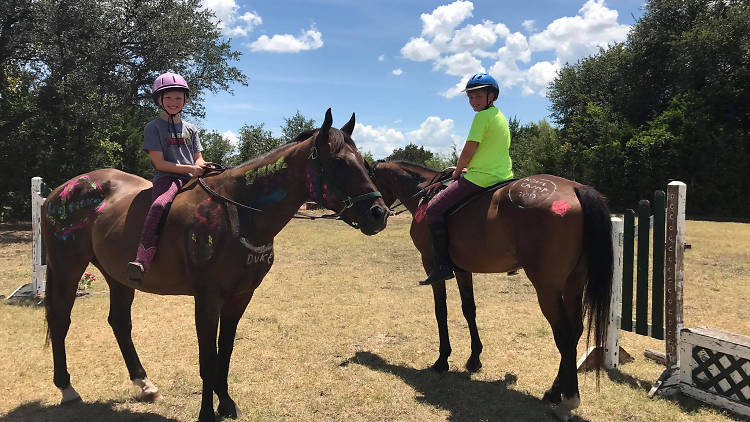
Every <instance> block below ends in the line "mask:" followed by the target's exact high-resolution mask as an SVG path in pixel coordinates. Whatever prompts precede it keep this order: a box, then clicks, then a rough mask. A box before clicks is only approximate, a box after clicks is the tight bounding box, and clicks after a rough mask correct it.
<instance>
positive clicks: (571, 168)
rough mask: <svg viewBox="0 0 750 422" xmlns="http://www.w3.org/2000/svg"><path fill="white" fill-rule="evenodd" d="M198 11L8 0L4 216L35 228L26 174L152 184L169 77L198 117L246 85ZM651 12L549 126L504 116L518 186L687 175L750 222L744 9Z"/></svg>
mask: <svg viewBox="0 0 750 422" xmlns="http://www.w3.org/2000/svg"><path fill="white" fill-rule="evenodd" d="M198 6H199V0H184V1H183V0H123V1H121V2H117V3H111V2H110V3H106V4H105V3H101V2H96V1H94V0H76V1H75V2H68V1H62V0H8V1H4V2H0V158H2V163H3V165H4V169H3V173H2V174H3V177H2V178H0V221H4V220H8V219H28V215H30V214H29V180H30V178H31V177H32V176H42V177H43V178H45V180H47V181H49V182H50V184H55V185H56V184H59V183H62V182H63V181H65V180H67V179H68V178H70V177H72V176H74V175H76V174H79V173H81V172H83V171H86V170H89V169H94V168H100V167H115V168H119V169H122V170H124V171H127V172H131V173H136V174H139V175H142V176H144V177H150V172H151V166H150V164H149V161H148V158H147V156H146V154H143V153H142V151H141V145H142V136H143V132H142V131H143V126H144V124H145V123H146V122H148V121H149V120H151V119H152V118H153V116H155V115H156V114H157V110H156V108H155V106H154V105H153V103H152V102H151V99H150V97H149V92H150V84H151V82H152V80H153V78H154V77H155V76H156V75H158V74H159V73H161V72H163V71H165V70H172V71H176V72H178V73H181V74H183V75H184V76H185V77H186V79H187V80H188V83H189V84H190V85H191V88H192V90H193V95H192V102H191V105H190V106H189V107H188V108H187V110H186V113H187V115H188V119H192V118H197V119H200V118H201V117H203V115H204V109H203V105H202V104H203V95H204V94H205V93H206V92H208V91H211V92H216V91H219V90H229V88H230V86H231V84H233V83H242V84H245V83H246V76H245V75H244V74H242V72H240V71H239V70H238V69H237V68H236V67H234V66H233V65H232V62H233V61H236V60H237V59H238V58H239V55H240V53H239V52H236V51H233V50H232V49H231V46H230V43H229V41H228V40H226V39H224V38H222V36H221V33H220V31H219V29H218V28H217V26H216V23H215V20H214V19H213V16H212V14H211V13H210V12H208V11H205V10H201V9H199V8H198ZM644 7H645V12H644V15H643V16H642V17H641V18H640V19H639V20H638V22H637V23H636V24H635V25H634V26H633V28H632V29H631V31H630V33H629V34H628V37H627V39H626V40H625V41H624V42H622V43H618V44H614V45H611V46H609V47H608V48H605V49H600V51H599V52H598V53H596V54H593V55H591V56H589V57H586V58H584V59H581V60H579V61H578V62H577V63H572V64H566V65H565V66H563V68H562V69H561V70H560V72H559V73H558V75H557V77H556V79H555V80H554V81H553V82H552V83H551V84H550V86H549V87H548V94H547V96H548V98H549V100H550V104H551V106H550V121H551V122H550V121H547V120H542V121H539V122H529V123H525V124H522V123H521V122H519V121H518V119H516V118H511V119H509V125H510V130H511V138H512V142H511V157H512V159H513V164H514V171H515V173H516V176H517V177H523V176H527V175H531V174H537V173H552V174H556V175H560V176H563V177H567V178H571V179H574V180H578V181H580V182H583V183H587V184H590V185H592V186H594V187H596V188H597V189H599V190H600V191H602V192H603V193H604V194H605V195H606V196H607V197H608V198H609V200H610V204H611V206H612V208H613V210H615V211H619V210H622V209H624V208H626V207H633V206H635V205H636V203H637V201H638V200H639V199H641V198H648V197H650V196H651V194H652V192H653V190H655V189H663V188H664V187H665V185H666V184H667V183H668V182H669V181H670V180H682V181H684V182H686V183H687V185H688V192H689V200H688V204H687V211H688V213H689V214H690V215H692V216H703V217H715V218H733V219H737V218H747V216H748V215H750V214H749V213H748V211H747V210H748V209H750V199H748V195H746V192H748V191H749V190H750V178H748V177H747V176H748V175H750V172H748V171H747V169H748V168H750V89H749V87H750V3H748V2H747V1H744V0H724V1H713V0H650V1H648V2H647V3H646V5H645V6H644ZM174 40H180V42H179V43H176V42H174ZM504 111H505V112H508V113H509V114H510V115H512V110H504ZM314 127H315V122H314V121H313V120H311V119H307V118H305V117H304V116H302V115H301V114H300V113H299V111H297V113H296V114H294V115H292V116H290V117H288V118H286V119H285V124H284V125H283V126H282V127H281V136H279V137H274V136H273V135H272V132H271V131H270V130H269V129H267V128H266V127H265V125H264V124H263V123H257V124H245V125H244V126H242V128H241V129H240V130H239V134H238V138H239V144H238V145H236V146H235V145H232V144H231V143H230V142H229V141H228V140H227V139H225V138H223V137H222V136H221V135H220V134H219V133H217V132H215V131H211V130H209V129H201V132H200V136H201V139H202V141H203V144H204V147H205V149H206V150H205V151H204V155H205V156H206V158H207V159H208V160H211V161H215V162H219V163H222V164H224V165H235V164H239V163H240V162H242V161H245V160H247V159H249V158H252V157H254V156H257V155H259V154H262V153H264V152H266V151H268V150H270V149H273V148H275V147H276V146H278V145H280V144H281V143H284V142H286V141H288V140H290V139H293V138H294V137H295V136H296V135H297V134H298V133H299V132H301V131H303V130H306V129H311V128H314ZM459 152H460V151H459V150H458V146H456V145H453V148H452V150H451V152H449V153H448V154H440V153H435V152H432V151H429V150H427V149H425V148H424V147H423V146H420V145H416V144H414V143H410V144H409V145H406V146H404V147H402V148H398V149H396V150H394V151H393V152H392V154H391V155H390V156H389V157H387V159H406V160H410V161H414V162H418V163H421V164H425V165H428V166H430V167H433V168H437V169H440V168H445V167H448V166H450V165H453V164H455V161H456V159H457V156H458V153H459ZM363 155H364V156H365V158H366V159H368V160H370V161H372V159H373V157H372V154H371V153H369V152H368V151H364V152H363Z"/></svg>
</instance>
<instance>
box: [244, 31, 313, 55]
mask: <svg viewBox="0 0 750 422" xmlns="http://www.w3.org/2000/svg"><path fill="white" fill-rule="evenodd" d="M322 46H323V35H322V34H321V33H320V32H319V31H317V30H316V29H315V28H314V27H312V28H310V29H308V30H307V31H305V32H303V33H302V34H301V35H300V36H299V37H295V36H294V35H291V34H281V35H280V34H276V35H274V36H273V37H270V38H269V37H268V36H267V35H261V36H260V37H259V38H258V39H257V40H255V41H254V42H253V43H252V44H250V50H252V51H268V52H272V53H299V52H300V51H303V50H316V49H318V48H320V47H322Z"/></svg>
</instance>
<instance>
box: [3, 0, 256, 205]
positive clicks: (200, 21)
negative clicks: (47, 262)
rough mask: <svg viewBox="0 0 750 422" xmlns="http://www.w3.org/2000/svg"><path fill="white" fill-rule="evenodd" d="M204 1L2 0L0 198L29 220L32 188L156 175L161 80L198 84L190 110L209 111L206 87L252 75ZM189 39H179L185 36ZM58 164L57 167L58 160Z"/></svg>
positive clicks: (198, 113) (223, 86)
mask: <svg viewBox="0 0 750 422" xmlns="http://www.w3.org/2000/svg"><path fill="white" fill-rule="evenodd" d="M199 6H200V1H199V0H146V1H142V0H122V1H120V2H116V3H112V2H97V1H94V0H77V1H74V2H69V1H62V0H39V1H33V0H10V1H5V2H0V28H2V29H1V30H0V31H1V32H0V151H1V152H0V159H1V160H2V161H3V163H4V166H5V172H4V173H5V174H7V175H8V177H4V179H5V180H4V181H3V184H4V185H3V186H2V187H1V188H0V203H4V204H10V205H11V208H12V210H13V212H14V215H13V217H14V218H28V215H29V208H28V207H29V199H28V185H29V179H30V177H32V176H41V177H43V178H44V179H45V181H46V182H47V183H48V184H50V185H52V186H54V185H57V184H59V183H61V182H63V181H65V180H67V179H68V178H70V177H72V176H74V175H76V174H80V173H83V172H85V171H89V170H92V169H94V168H97V167H101V166H118V167H119V168H121V169H123V170H125V171H129V172H133V173H138V174H141V175H143V176H145V177H150V172H151V169H150V165H149V161H148V157H147V156H146V154H144V153H143V152H142V149H141V146H142V143H143V126H144V125H145V123H146V122H148V121H149V120H150V119H153V118H154V117H155V116H156V115H157V109H156V107H155V106H154V105H153V103H152V102H151V99H150V97H149V91H150V85H151V82H152V81H153V78H154V77H155V76H156V75H158V74H159V73H162V72H164V71H167V70H172V71H176V72H178V73H181V74H182V75H183V76H185V78H186V79H187V80H188V82H189V84H190V86H191V92H192V94H193V95H192V102H191V105H190V106H189V107H188V108H187V109H186V111H185V114H186V117H188V120H190V118H191V117H201V116H202V115H203V105H202V96H203V94H204V93H205V92H206V91H218V90H226V89H228V88H229V84H230V83H233V82H240V83H245V76H244V75H243V74H242V73H241V72H240V71H239V70H238V69H237V68H235V67H234V66H231V65H230V64H229V62H230V61H233V60H236V59H237V58H238V57H239V53H238V52H235V51H232V50H231V48H230V46H229V43H228V41H225V40H224V39H223V38H222V37H221V33H220V31H219V29H218V28H217V26H216V23H215V21H214V19H213V16H212V14H211V13H210V12H208V11H205V9H202V8H200V7H199ZM175 40H179V42H175ZM51 163H54V165H51Z"/></svg>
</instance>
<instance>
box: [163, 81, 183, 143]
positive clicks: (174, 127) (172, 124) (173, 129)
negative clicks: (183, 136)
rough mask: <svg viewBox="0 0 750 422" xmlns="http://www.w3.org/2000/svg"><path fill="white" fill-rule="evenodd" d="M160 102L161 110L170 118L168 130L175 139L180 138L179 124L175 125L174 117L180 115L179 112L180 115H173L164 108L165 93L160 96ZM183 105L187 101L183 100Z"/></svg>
mask: <svg viewBox="0 0 750 422" xmlns="http://www.w3.org/2000/svg"><path fill="white" fill-rule="evenodd" d="M159 100H160V101H159V102H158V104H159V108H161V109H162V110H163V111H164V112H165V113H167V115H168V116H169V119H168V120H167V130H169V131H171V133H172V134H173V135H174V137H175V139H177V138H179V135H178V134H177V124H175V122H174V116H176V115H178V114H180V113H179V112H178V113H175V114H172V113H170V112H168V111H167V109H166V108H165V107H164V92H162V93H161V95H160V96H159ZM182 105H183V106H184V105H185V100H182Z"/></svg>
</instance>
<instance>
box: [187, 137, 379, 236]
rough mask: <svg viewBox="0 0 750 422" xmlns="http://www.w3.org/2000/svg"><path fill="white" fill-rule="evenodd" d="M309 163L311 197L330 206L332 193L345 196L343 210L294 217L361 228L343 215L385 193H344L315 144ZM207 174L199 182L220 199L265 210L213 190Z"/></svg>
mask: <svg viewBox="0 0 750 422" xmlns="http://www.w3.org/2000/svg"><path fill="white" fill-rule="evenodd" d="M308 159H309V161H308V165H307V182H308V194H309V195H310V198H311V199H312V200H313V201H315V202H316V203H317V204H318V205H320V206H322V207H324V208H328V207H327V206H326V202H327V200H328V198H329V197H330V196H331V193H333V194H334V196H335V197H340V198H344V199H342V200H341V210H340V211H336V210H334V209H331V208H328V209H331V210H332V211H334V214H328V215H323V216H314V215H309V214H305V213H303V212H300V211H296V212H295V214H294V216H293V217H292V218H304V219H308V220H315V219H318V218H323V219H339V220H343V221H344V222H345V223H346V224H348V225H350V226H351V227H354V228H355V229H359V224H358V223H357V222H356V221H352V220H350V219H349V218H347V217H346V216H344V215H342V213H343V212H344V211H346V210H347V209H349V208H352V207H353V206H354V204H356V203H357V202H360V201H364V200H367V199H374V198H381V197H382V196H383V195H382V194H381V193H380V192H378V191H374V192H368V193H364V194H361V195H357V196H354V197H351V196H349V195H347V194H346V193H344V191H343V190H341V188H339V187H338V185H336V183H335V182H334V181H333V179H331V178H330V177H328V175H327V174H326V172H325V169H324V168H323V166H322V164H321V163H320V158H319V156H318V149H317V146H315V145H313V147H312V150H311V151H310V155H309V156H308ZM226 170H228V169H227V168H224V167H222V166H221V165H219V164H213V165H212V167H209V168H207V169H206V171H208V172H211V173H212V174H219V173H223V172H224V171H226ZM205 176H206V175H205V174H204V175H201V176H198V184H199V185H200V186H201V187H202V188H203V189H204V190H205V191H206V192H207V193H208V194H209V195H211V196H212V197H214V198H217V199H220V200H222V201H224V202H227V203H229V204H232V205H235V206H237V207H239V208H241V209H244V210H247V211H252V212H258V213H260V212H263V210H261V209H258V208H255V207H251V206H250V205H246V204H243V203H241V202H237V201H235V200H233V199H231V198H227V197H226V196H224V195H222V194H220V193H218V192H216V191H215V190H213V189H212V188H211V187H210V186H208V184H207V183H206V181H205V180H204V177H205ZM316 179H317V183H314V181H315V180H316Z"/></svg>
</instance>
